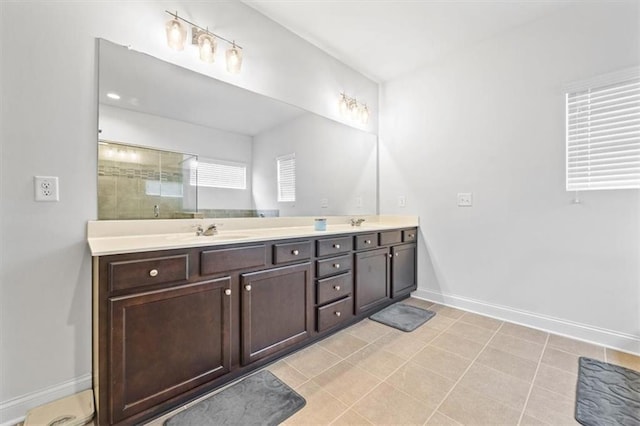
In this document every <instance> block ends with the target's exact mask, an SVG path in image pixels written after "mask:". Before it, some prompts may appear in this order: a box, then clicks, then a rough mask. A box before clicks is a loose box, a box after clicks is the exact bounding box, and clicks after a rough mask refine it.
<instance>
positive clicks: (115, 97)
mask: <svg viewBox="0 0 640 426" xmlns="http://www.w3.org/2000/svg"><path fill="white" fill-rule="evenodd" d="M107 98H109V99H113V100H116V101H117V100H119V99H120V95H118V94H117V93H114V92H109V93H107Z"/></svg>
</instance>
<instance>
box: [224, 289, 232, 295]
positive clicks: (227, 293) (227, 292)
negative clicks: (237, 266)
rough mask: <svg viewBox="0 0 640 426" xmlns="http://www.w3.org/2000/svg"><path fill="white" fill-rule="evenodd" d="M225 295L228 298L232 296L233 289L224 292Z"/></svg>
mask: <svg viewBox="0 0 640 426" xmlns="http://www.w3.org/2000/svg"><path fill="white" fill-rule="evenodd" d="M224 294H226V295H227V296H231V289H230V288H228V289H226V290H225V291H224Z"/></svg>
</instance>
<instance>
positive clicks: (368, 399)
mask: <svg viewBox="0 0 640 426" xmlns="http://www.w3.org/2000/svg"><path fill="white" fill-rule="evenodd" d="M353 409H354V410H355V411H357V412H358V414H360V415H361V416H363V417H365V418H366V419H367V420H369V421H370V422H371V423H373V424H379V425H381V424H403V425H422V424H424V423H425V422H426V421H427V419H428V418H429V416H430V415H431V413H432V411H433V410H434V409H435V406H429V405H428V404H426V403H424V402H418V401H417V400H415V399H414V398H412V397H411V396H409V395H407V394H406V393H404V392H402V391H400V390H398V389H396V388H394V387H393V386H391V385H388V384H386V383H381V384H380V385H379V386H378V387H377V388H375V389H374V390H373V391H372V392H371V393H369V394H368V395H366V396H365V397H364V398H362V399H361V400H360V401H358V402H357V403H356V404H355V405H354V406H353Z"/></svg>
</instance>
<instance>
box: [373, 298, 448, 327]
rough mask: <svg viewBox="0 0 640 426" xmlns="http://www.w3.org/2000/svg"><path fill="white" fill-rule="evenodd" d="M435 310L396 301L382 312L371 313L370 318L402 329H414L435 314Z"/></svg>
mask: <svg viewBox="0 0 640 426" xmlns="http://www.w3.org/2000/svg"><path fill="white" fill-rule="evenodd" d="M435 314H436V313H435V312H432V311H427V310H426V309H421V308H416V307H415V306H411V305H405V304H403V303H396V304H395V305H391V306H389V307H387V308H384V309H383V310H381V311H380V312H376V313H375V314H373V315H371V316H370V317H369V319H372V320H374V321H377V322H379V323H382V324H385V325H388V326H389V327H393V328H397V329H398V330H402V331H413V330H415V329H416V328H418V327H420V326H421V325H422V324H424V323H425V322H427V321H429V320H430V319H431V318H433V316H434V315H435Z"/></svg>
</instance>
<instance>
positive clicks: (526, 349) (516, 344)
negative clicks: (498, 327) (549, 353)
mask: <svg viewBox="0 0 640 426" xmlns="http://www.w3.org/2000/svg"><path fill="white" fill-rule="evenodd" d="M489 346H490V347H492V348H495V349H499V350H501V351H504V352H508V353H510V354H512V355H516V356H519V357H521V358H525V359H528V360H530V361H534V362H536V363H537V362H538V360H539V359H540V355H541V354H542V349H543V348H544V346H543V345H539V344H537V343H533V342H530V341H528V340H523V339H520V338H517V337H512V336H509V335H506V334H500V333H499V332H498V334H496V335H495V336H493V338H492V339H491V341H490V342H489Z"/></svg>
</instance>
